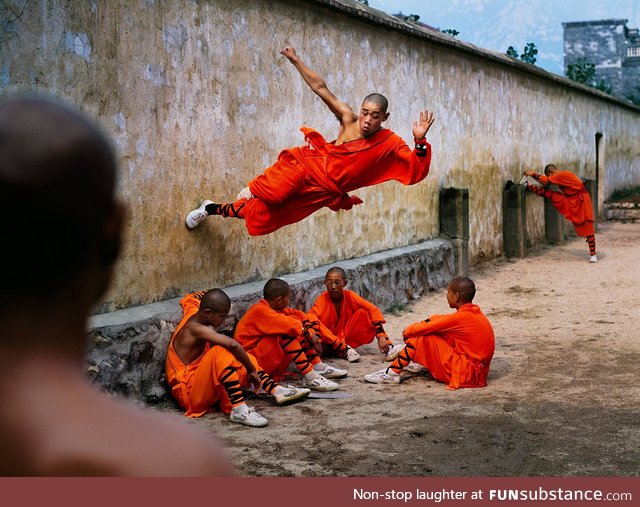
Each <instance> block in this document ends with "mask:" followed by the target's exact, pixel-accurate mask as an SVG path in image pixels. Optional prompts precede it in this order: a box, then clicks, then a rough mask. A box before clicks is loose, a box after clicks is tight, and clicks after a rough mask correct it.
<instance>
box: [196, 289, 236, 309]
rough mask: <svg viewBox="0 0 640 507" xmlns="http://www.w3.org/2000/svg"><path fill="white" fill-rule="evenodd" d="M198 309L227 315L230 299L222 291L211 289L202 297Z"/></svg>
mask: <svg viewBox="0 0 640 507" xmlns="http://www.w3.org/2000/svg"><path fill="white" fill-rule="evenodd" d="M200 309H201V310H211V311H212V312H215V313H229V310H230V309H231V299H229V296H227V294H226V293H225V292H224V291H223V290H222V289H211V290H209V291H207V292H205V294H204V296H202V300H201V301H200Z"/></svg>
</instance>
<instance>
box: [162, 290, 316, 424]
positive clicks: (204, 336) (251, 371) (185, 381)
mask: <svg viewBox="0 0 640 507" xmlns="http://www.w3.org/2000/svg"><path fill="white" fill-rule="evenodd" d="M180 304H181V305H182V308H183V310H184V316H183V317H182V320H181V321H180V323H179V324H178V326H177V327H176V330H175V332H174V333H173V336H172V338H171V342H170V343H169V350H168V351H167V359H166V373H167V382H168V383H169V386H171V394H172V396H173V397H174V398H175V399H176V401H177V402H178V403H179V404H180V406H181V407H182V408H184V409H185V410H186V412H185V415H186V416H187V417H200V416H202V415H204V414H206V413H207V412H209V411H210V410H212V409H213V407H214V406H218V407H219V408H220V410H221V411H222V412H224V413H226V414H229V420H230V421H231V422H235V423H240V424H244V425H247V426H254V427H261V426H266V425H267V419H265V418H264V417H263V416H261V415H260V414H258V413H257V412H256V411H255V410H254V409H253V408H251V407H249V406H247V404H246V403H245V401H244V397H243V395H242V388H243V387H249V386H251V385H253V386H254V387H255V388H256V391H259V390H260V389H261V388H262V389H264V390H265V391H266V392H267V393H268V394H271V395H273V397H274V398H275V401H276V403H277V404H278V405H286V404H289V403H292V402H293V401H296V400H299V399H302V398H305V397H307V396H308V395H309V392H310V391H309V389H298V388H295V387H292V386H289V387H288V388H285V387H282V386H280V385H278V384H276V383H275V382H274V380H273V378H271V376H270V375H268V374H267V373H265V372H264V371H263V370H262V368H260V365H259V364H258V362H257V361H256V358H255V357H253V356H252V355H251V354H247V352H246V351H245V350H244V349H243V348H242V345H240V344H239V343H238V342H237V341H236V340H234V339H233V338H229V337H228V336H225V335H223V334H220V333H217V332H216V331H215V328H217V327H219V326H220V325H221V324H222V322H223V321H224V319H225V318H226V317H227V315H228V314H229V310H230V309H231V300H230V299H229V296H227V295H226V294H225V292H224V291H222V290H221V289H212V290H209V291H202V292H194V293H192V294H187V295H186V296H185V297H184V298H183V299H182V300H181V301H180Z"/></svg>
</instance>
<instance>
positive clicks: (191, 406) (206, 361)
mask: <svg viewBox="0 0 640 507" xmlns="http://www.w3.org/2000/svg"><path fill="white" fill-rule="evenodd" d="M204 293H205V292H204V291H203V292H195V293H192V294H187V295H186V296H185V297H184V298H182V299H181V300H180V304H181V305H182V309H183V311H184V315H183V317H182V320H181V321H180V323H179V324H178V326H177V327H176V330H175V331H174V333H173V336H172V337H171V341H170V342H169V348H168V350H167V358H166V360H165V373H166V376H167V383H168V384H169V386H170V387H171V396H173V398H174V399H175V400H176V401H177V402H178V403H179V405H180V406H181V407H182V408H184V409H185V415H186V416H187V417H201V416H203V415H204V414H206V413H207V412H209V411H210V410H212V408H213V406H214V405H216V404H217V405H218V406H219V407H220V410H221V411H222V412H225V413H227V414H228V413H230V412H231V408H232V404H231V401H230V400H229V397H228V395H227V392H226V390H225V389H224V387H223V385H222V383H221V382H220V374H221V373H222V372H223V370H224V369H225V368H228V367H229V366H232V367H233V368H235V369H236V370H237V372H238V375H239V377H240V383H241V385H246V383H247V370H246V369H245V368H244V366H243V365H242V363H240V362H239V361H238V360H237V359H236V358H235V357H234V355H233V354H232V353H231V352H229V351H228V350H227V349H225V348H224V347H220V346H213V347H212V346H211V345H210V344H209V343H207V344H206V345H205V349H204V351H203V352H202V354H201V355H200V356H199V357H198V358H196V359H195V360H193V361H192V362H190V363H189V364H185V363H183V362H182V359H180V357H179V356H178V354H177V352H176V350H175V347H174V340H175V338H176V336H177V335H178V333H179V332H180V330H181V329H182V328H183V327H184V326H185V324H186V323H187V322H188V321H189V319H190V318H191V317H193V316H194V315H195V314H196V313H197V312H198V309H199V308H200V300H201V299H202V296H203V295H204ZM249 358H250V359H251V362H252V363H253V364H254V365H255V366H256V370H257V369H259V366H258V363H257V361H256V360H255V358H254V357H251V356H249Z"/></svg>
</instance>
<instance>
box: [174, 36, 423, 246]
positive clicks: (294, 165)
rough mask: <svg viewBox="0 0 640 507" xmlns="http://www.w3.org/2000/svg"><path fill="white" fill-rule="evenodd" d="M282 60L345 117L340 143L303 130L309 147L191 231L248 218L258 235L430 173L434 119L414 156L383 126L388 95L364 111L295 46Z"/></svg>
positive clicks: (194, 217) (200, 213)
mask: <svg viewBox="0 0 640 507" xmlns="http://www.w3.org/2000/svg"><path fill="white" fill-rule="evenodd" d="M281 54H282V55H284V56H285V58H287V59H288V60H289V61H290V62H291V63H292V64H293V65H294V67H295V68H296V70H297V71H298V72H299V73H300V75H301V76H302V79H304V81H305V83H307V85H309V87H310V88H311V90H312V91H313V92H314V93H315V94H317V95H318V96H319V97H320V98H321V99H322V100H323V102H324V103H325V104H326V105H327V107H328V108H329V110H330V111H331V112H332V113H333V114H334V115H335V116H336V117H337V118H338V120H339V121H340V128H339V130H338V136H337V138H336V139H335V140H334V141H332V142H327V141H325V139H324V138H323V137H322V135H320V134H319V133H318V132H316V131H315V130H313V129H311V128H308V127H303V128H301V130H302V132H303V133H304V138H305V140H306V142H307V145H306V146H301V147H297V148H290V149H287V150H284V151H283V152H281V153H280V155H279V156H278V160H277V161H276V163H275V164H273V165H272V166H271V167H268V168H267V169H266V170H265V171H264V173H263V174H261V175H259V176H258V177H256V178H255V179H253V180H251V181H250V182H249V185H248V186H247V187H246V188H244V189H243V190H242V191H241V192H240V193H239V194H238V197H237V201H235V202H230V203H222V204H217V203H214V202H213V201H210V200H206V201H204V202H203V203H202V204H201V205H200V207H199V208H197V209H194V210H192V211H191V212H189V214H188V215H187V217H186V225H187V227H188V228H189V229H193V228H195V227H197V226H198V224H200V223H201V222H202V221H204V220H205V219H206V218H207V217H208V216H210V215H220V216H223V217H236V218H241V219H244V221H245V225H246V227H247V231H248V232H249V234H251V235H254V236H259V235H263V234H269V233H271V232H273V231H275V230H277V229H279V228H281V227H283V226H285V225H288V224H293V223H296V222H299V221H300V220H302V219H304V218H306V217H308V216H309V215H311V214H312V213H314V212H316V211H318V210H319V209H321V208H323V207H328V208H329V209H331V210H333V211H338V210H350V209H351V208H352V207H353V206H354V205H355V204H360V203H362V200H360V199H359V198H358V197H355V196H350V195H349V192H352V191H354V190H357V189H358V188H363V187H368V186H371V185H376V184H378V183H383V182H385V181H390V180H395V181H398V182H400V183H402V184H403V185H413V184H415V183H418V182H419V181H422V180H423V179H424V178H425V177H426V176H427V174H428V173H429V166H430V163H431V146H430V144H429V143H428V142H427V140H426V138H425V136H426V134H427V131H428V130H429V128H430V127H431V125H432V123H433V121H434V117H433V113H430V112H429V111H422V112H420V117H419V120H418V121H416V122H414V124H413V136H414V140H415V149H414V150H411V149H409V147H408V146H407V145H406V144H405V142H404V141H403V140H402V139H401V138H400V137H399V136H398V135H396V134H395V133H393V132H392V131H391V130H388V129H385V128H382V122H384V121H385V120H386V119H387V118H388V117H389V113H388V112H387V107H388V102H387V99H386V98H385V97H384V96H383V95H380V94H378V93H372V94H370V95H368V96H367V97H365V99H364V101H363V102H362V106H361V107H360V110H359V112H358V113H356V112H354V111H353V109H352V108H351V106H349V105H348V104H346V103H344V102H342V101H340V100H339V99H338V98H337V97H336V96H335V95H334V94H333V93H332V92H331V91H330V90H329V88H327V84H326V83H325V81H324V79H323V78H322V77H320V76H319V75H318V74H317V73H316V72H314V71H313V70H311V69H310V68H309V67H307V66H306V65H305V64H304V63H303V62H302V60H301V59H300V58H299V57H298V55H297V54H296V51H295V49H294V48H292V47H286V48H284V49H283V50H282V51H281Z"/></svg>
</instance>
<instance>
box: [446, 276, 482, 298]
mask: <svg viewBox="0 0 640 507" xmlns="http://www.w3.org/2000/svg"><path fill="white" fill-rule="evenodd" d="M449 287H451V290H452V291H453V292H457V293H458V294H459V295H460V298H461V299H462V300H463V301H464V302H465V303H471V302H472V301H473V298H474V297H475V295H476V284H475V283H473V280H471V278H467V277H466V276H459V277H457V278H454V279H453V280H451V281H450V282H449Z"/></svg>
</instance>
